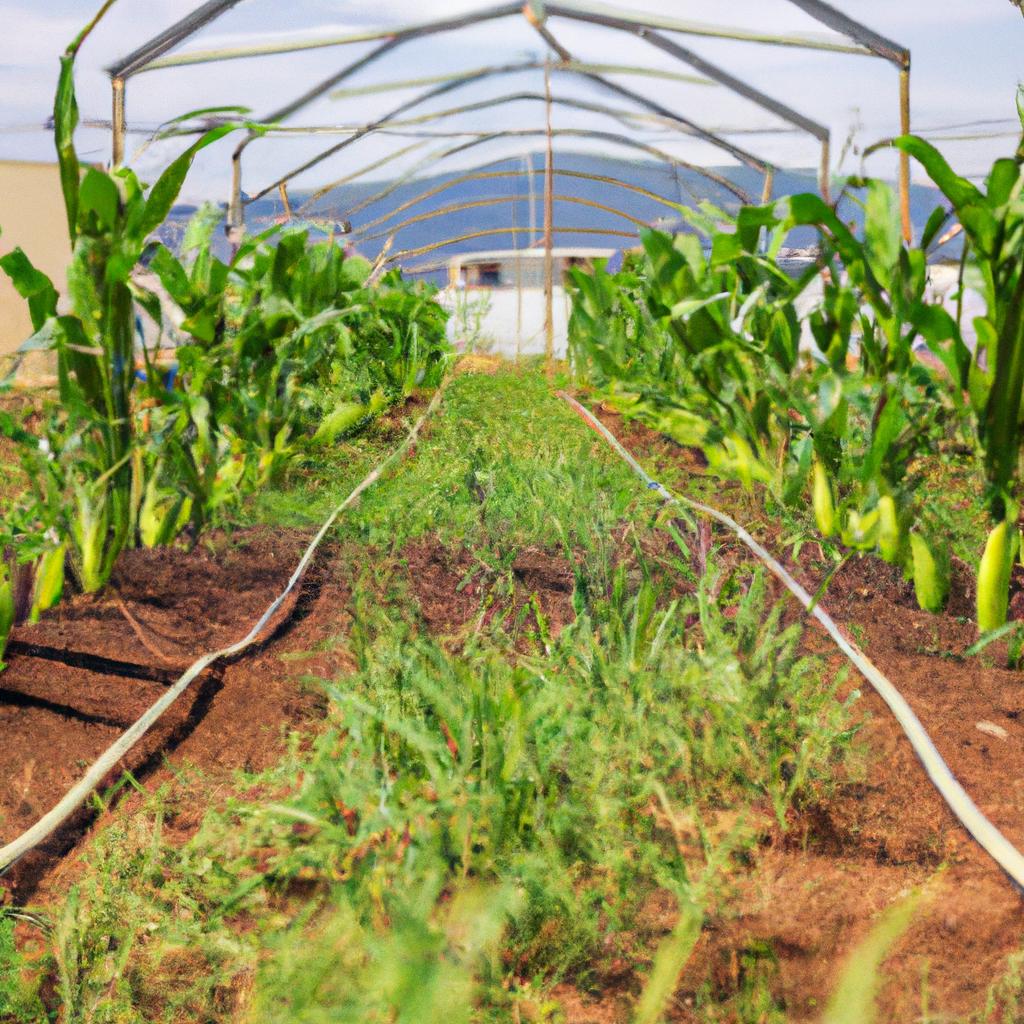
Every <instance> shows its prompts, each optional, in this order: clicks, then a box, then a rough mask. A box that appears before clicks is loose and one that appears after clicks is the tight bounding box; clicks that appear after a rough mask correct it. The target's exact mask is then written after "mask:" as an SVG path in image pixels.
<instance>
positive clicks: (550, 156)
mask: <svg viewBox="0 0 1024 1024" xmlns="http://www.w3.org/2000/svg"><path fill="white" fill-rule="evenodd" d="M544 97H545V113H546V118H547V149H546V153H545V159H544V358H545V361H546V363H547V373H548V376H549V377H550V376H552V374H553V373H554V358H555V254H554V252H553V251H552V225H553V224H554V219H555V200H554V195H555V191H554V177H555V151H554V142H553V139H552V131H551V61H550V60H548V61H546V62H545V64H544Z"/></svg>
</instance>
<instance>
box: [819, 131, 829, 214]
mask: <svg viewBox="0 0 1024 1024" xmlns="http://www.w3.org/2000/svg"><path fill="white" fill-rule="evenodd" d="M831 165H832V155H831V147H830V146H829V140H828V139H825V141H824V142H822V144H821V163H820V165H819V167H818V188H819V190H820V191H821V198H822V199H824V200H825V202H826V203H830V202H832V166H831Z"/></svg>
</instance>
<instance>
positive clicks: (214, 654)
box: [0, 378, 451, 875]
mask: <svg viewBox="0 0 1024 1024" xmlns="http://www.w3.org/2000/svg"><path fill="white" fill-rule="evenodd" d="M450 379H451V378H448V380H450ZM448 380H445V381H444V382H443V383H442V385H441V386H440V387H439V388H438V389H437V391H436V392H435V394H434V397H433V398H432V399H431V401H430V404H429V405H428V406H427V408H426V410H425V411H424V413H423V415H422V416H421V417H420V418H419V419H418V420H417V421H416V423H415V425H414V426H413V427H412V429H411V430H410V431H409V433H408V434H407V435H406V437H405V440H404V441H403V442H402V443H401V444H400V445H399V446H398V447H397V448H396V449H395V450H394V451H393V452H392V453H391V454H390V455H389V456H388V457H387V458H386V459H385V460H384V461H383V462H381V463H380V464H379V465H378V466H377V467H376V468H375V469H374V470H373V471H372V472H370V473H369V474H368V475H367V476H365V477H364V478H363V480H362V482H361V483H360V484H359V485H358V486H357V487H356V488H355V490H353V491H352V493H351V494H350V495H349V496H348V497H347V498H346V499H345V500H344V501H343V502H342V503H341V504H340V505H338V506H337V507H336V508H335V509H334V511H333V512H332V513H331V514H330V515H329V516H328V517H327V519H326V520H325V521H324V524H323V526H321V527H320V530H319V531H318V532H317V534H316V536H315V537H314V538H313V539H312V540H311V541H310V542H309V546H308V547H307V548H306V550H305V552H304V554H303V556H302V558H301V559H300V560H299V564H298V565H297V566H296V567H295V571H294V572H293V573H292V575H291V578H290V579H289V580H288V585H287V586H286V587H285V588H284V590H283V591H282V592H281V593H280V594H279V595H278V596H277V597H276V598H275V599H274V600H273V601H272V602H271V604H270V605H269V606H268V607H267V609H266V611H265V612H264V613H263V614H262V615H261V616H260V618H259V620H258V621H257V622H256V624H255V625H254V626H253V627H252V629H250V630H249V632H248V633H247V634H246V635H245V636H244V637H243V638H242V639H241V640H238V641H236V642H235V643H233V644H230V645H229V646H227V647H223V648H221V649H220V650H218V651H211V652H210V653H208V654H204V655H202V656H201V657H200V658H197V659H196V660H195V661H194V662H193V663H192V664H191V665H190V666H189V668H188V669H187V670H186V671H185V673H184V674H183V675H182V676H180V677H179V678H178V680H177V682H176V683H175V684H174V685H173V686H172V687H171V688H170V689H169V690H168V691H167V692H166V693H165V694H164V695H163V696H162V697H161V698H160V699H159V700H158V701H156V702H155V703H154V704H153V705H152V706H151V707H150V708H149V710H147V711H146V712H145V714H143V715H142V717H141V718H139V719H138V720H137V721H136V722H135V723H134V724H133V725H132V726H131V727H130V728H129V729H128V730H127V731H126V732H125V733H123V734H122V735H121V737H120V738H119V739H118V740H116V741H115V742H114V743H113V744H111V746H109V747H108V748H107V749H106V750H105V751H104V752H103V753H102V754H101V755H100V757H99V758H98V759H97V760H96V761H95V763H94V764H92V766H91V767H90V768H89V769H88V770H87V771H86V773H85V774H84V775H83V776H82V778H81V779H80V780H79V781H78V782H77V783H75V785H74V786H72V787H71V789H70V790H68V792H67V793H66V794H65V796H64V797H63V799H61V800H60V802H59V803H58V804H57V805H56V806H55V807H54V808H53V809H52V810H50V811H49V812H48V813H47V814H44V815H43V817H42V818H40V819H39V821H37V822H36V823H35V825H33V826H32V827H31V828H30V829H28V831H26V832H23V833H22V834H21V835H20V836H18V837H17V838H16V839H14V840H12V841H11V842H10V843H8V844H7V845H6V846H3V847H0V875H2V874H4V873H5V872H6V871H7V870H8V869H9V868H10V867H11V865H12V864H14V863H15V862H16V861H18V860H19V859H20V858H21V857H23V856H24V855H25V854H26V853H28V852H29V851H30V850H32V849H34V848H35V847H36V846H38V845H39V844H40V843H41V842H43V841H44V840H45V839H48V838H49V837H50V836H51V835H52V834H53V833H54V832H55V831H56V830H57V829H58V828H60V826H61V825H62V824H64V822H65V821H67V819H68V818H69V817H71V815H72V814H74V813H75V811H77V810H78V809H79V808H80V807H81V806H82V804H84V803H85V801H86V800H88V799H89V796H90V794H91V793H92V792H93V790H94V789H96V788H97V787H98V786H99V785H100V784H101V783H102V781H103V779H104V778H105V776H106V775H107V773H108V772H110V771H111V769H113V768H115V767H116V766H117V763H118V762H119V761H120V760H121V759H122V758H123V757H124V756H125V755H126V754H127V753H128V752H129V751H130V750H131V749H132V748H133V747H134V746H135V744H136V743H138V742H139V740H140V739H142V737H143V736H144V735H145V734H146V733H147V732H149V730H150V729H151V728H152V727H153V726H154V725H155V724H156V722H157V720H158V719H159V718H160V717H161V715H163V713H164V712H165V711H167V709H168V708H170V706H171V705H172V704H174V702H175V701H176V700H177V699H178V698H179V697H180V696H181V695H182V694H183V693H184V692H185V690H187V689H188V687H189V685H190V684H191V683H192V682H193V681H194V680H195V679H196V677H197V676H198V675H199V674H200V673H201V672H203V671H204V670H205V669H207V668H209V666H210V665H212V664H213V663H214V662H216V661H220V660H221V659H222V658H230V657H233V656H235V655H237V654H241V653H242V651H244V650H245V649H246V648H247V647H251V646H252V645H253V644H254V643H255V642H256V640H257V639H258V638H259V635H260V634H261V633H262V632H263V630H264V629H265V628H266V626H267V624H268V623H269V622H270V620H271V619H272V618H273V617H274V615H275V613H276V612H277V611H278V609H279V608H280V607H281V605H282V604H284V601H285V599H286V598H287V597H288V595H289V594H291V592H292V591H293V590H294V589H295V588H296V587H297V586H298V584H299V582H300V581H301V580H302V577H303V576H304V575H305V572H306V570H307V569H308V568H309V563H310V562H311V561H312V559H313V555H314V554H316V551H317V548H318V547H319V546H320V544H321V542H322V541H323V539H324V537H326V536H327V533H328V531H329V530H330V529H331V527H332V526H333V525H334V523H335V521H336V520H337V519H338V517H339V516H340V515H341V513H342V512H344V511H345V509H347V508H348V507H349V506H350V505H352V504H353V503H354V502H355V501H356V499H357V498H358V497H359V496H360V495H361V494H362V493H363V492H364V491H365V490H367V489H368V488H370V487H372V486H373V484H375V483H376V482H377V480H379V479H380V477H381V476H382V475H383V474H384V472H385V471H386V470H387V469H389V468H390V467H391V465H392V464H393V463H395V462H397V461H398V460H399V459H401V457H402V456H403V455H404V454H405V453H406V451H408V450H409V448H410V447H411V446H412V444H413V443H414V442H415V440H416V438H417V437H418V436H419V432H420V429H421V428H422V427H423V424H424V423H425V422H426V421H427V419H428V418H429V417H430V416H431V415H433V413H434V412H435V410H436V409H437V407H438V405H439V404H440V402H441V397H442V395H443V394H444V391H445V388H446V387H447V383H448Z"/></svg>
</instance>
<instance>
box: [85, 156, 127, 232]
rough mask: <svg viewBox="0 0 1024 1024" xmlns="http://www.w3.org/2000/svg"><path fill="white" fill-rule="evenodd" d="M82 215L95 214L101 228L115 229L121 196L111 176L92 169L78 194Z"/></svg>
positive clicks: (87, 173) (88, 171) (86, 175)
mask: <svg viewBox="0 0 1024 1024" xmlns="http://www.w3.org/2000/svg"><path fill="white" fill-rule="evenodd" d="M78 202H79V208H80V214H85V213H94V214H96V219H97V220H98V221H99V224H100V228H101V229H105V230H111V229H113V228H114V227H115V226H116V224H117V216H118V213H119V211H120V206H121V194H120V193H119V192H118V190H117V185H115V184H114V182H113V181H112V180H111V178H110V177H109V175H106V174H104V173H103V172H102V171H98V170H97V169H96V168H95V167H90V168H89V169H88V170H87V171H86V172H85V176H84V177H83V178H82V185H81V188H80V189H79V192H78Z"/></svg>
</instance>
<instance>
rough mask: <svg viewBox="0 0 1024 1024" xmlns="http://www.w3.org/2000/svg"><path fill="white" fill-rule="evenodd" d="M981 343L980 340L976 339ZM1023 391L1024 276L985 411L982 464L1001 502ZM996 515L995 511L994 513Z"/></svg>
mask: <svg viewBox="0 0 1024 1024" xmlns="http://www.w3.org/2000/svg"><path fill="white" fill-rule="evenodd" d="M979 340H980V339H979ZM1022 389H1024V274H1021V275H1020V277H1019V278H1018V280H1017V285H1016V287H1015V289H1014V292H1013V296H1012V298H1011V300H1010V305H1009V309H1008V311H1007V315H1006V321H1005V323H1004V324H1003V329H1002V330H1001V331H1000V332H999V340H998V344H997V346H996V359H995V375H994V377H993V379H992V387H991V390H990V392H989V398H988V405H987V407H986V409H985V438H986V444H985V464H986V467H987V469H988V473H989V478H990V479H991V481H992V483H993V484H994V485H995V487H996V489H997V492H998V496H997V502H999V501H1001V500H1002V495H1003V494H1004V493H1005V492H1006V489H1007V486H1008V485H1009V483H1010V481H1011V480H1013V479H1014V478H1015V476H1016V472H1017V466H1018V463H1019V461H1020V451H1019V446H1020V423H1019V418H1020V411H1021V391H1022ZM995 511H996V512H997V514H998V511H999V510H998V509H996V510H995Z"/></svg>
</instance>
